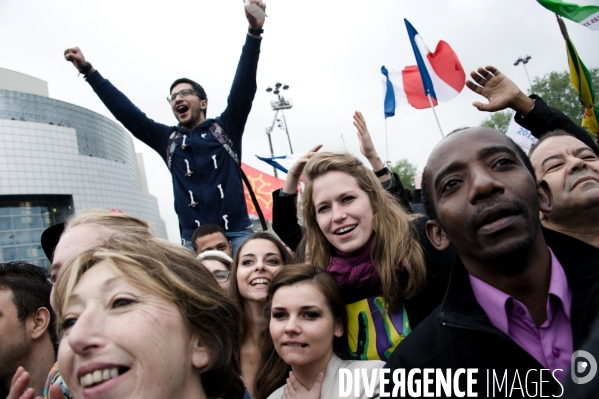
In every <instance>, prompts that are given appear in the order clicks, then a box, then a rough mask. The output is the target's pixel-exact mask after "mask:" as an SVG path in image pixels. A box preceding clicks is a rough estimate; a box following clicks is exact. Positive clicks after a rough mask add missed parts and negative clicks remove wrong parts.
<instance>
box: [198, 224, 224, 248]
mask: <svg viewBox="0 0 599 399" xmlns="http://www.w3.org/2000/svg"><path fill="white" fill-rule="evenodd" d="M214 233H221V234H222V235H223V237H225V239H226V240H227V241H229V239H228V238H227V233H226V232H225V229H223V228H222V227H220V226H219V225H218V224H214V223H206V224H202V225H200V226H199V227H198V228H197V229H196V230H195V231H194V232H193V234H192V236H191V245H192V246H193V249H194V250H195V251H197V250H198V248H197V247H196V240H197V239H198V238H200V237H204V236H207V235H208V234H214Z"/></svg>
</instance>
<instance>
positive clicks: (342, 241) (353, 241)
mask: <svg viewBox="0 0 599 399" xmlns="http://www.w3.org/2000/svg"><path fill="white" fill-rule="evenodd" d="M312 184H313V193H312V202H313V203H314V207H315V211H316V222H317V223H318V226H319V227H320V230H321V231H322V233H323V234H324V236H325V237H326V239H327V240H328V241H329V243H330V244H331V245H332V246H334V247H335V248H336V249H337V250H339V251H342V252H353V251H356V250H358V249H360V248H362V247H363V246H364V245H365V244H366V242H368V239H369V238H370V236H371V235H372V232H373V227H372V218H373V210H372V204H371V203H370V198H369V197H368V194H367V193H366V192H365V191H364V190H362V189H361V188H360V186H359V185H358V182H357V181H356V179H355V178H354V177H353V176H351V175H349V174H347V173H345V172H339V171H332V172H327V173H325V174H323V175H321V176H319V177H317V178H316V179H314V181H313V183H312Z"/></svg>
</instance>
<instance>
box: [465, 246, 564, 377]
mask: <svg viewBox="0 0 599 399" xmlns="http://www.w3.org/2000/svg"><path fill="white" fill-rule="evenodd" d="M549 252H550V253H551V281H550V283H549V296H548V298H547V320H546V321H545V322H544V323H543V325H541V328H537V327H536V325H535V323H534V321H533V319H532V317H531V316H530V313H529V312H528V309H527V308H526V306H524V305H523V304H522V303H521V302H519V301H517V300H516V299H514V298H513V297H511V296H509V295H508V294H506V293H504V292H502V291H500V290H498V289H497V288H494V287H492V286H490V285H489V284H487V283H485V282H483V281H481V280H479V279H477V278H476V277H474V276H472V275H469V277H470V285H471V286H472V291H473V292H474V296H475V297H476V301H477V302H478V303H479V305H480V306H481V307H482V308H483V310H484V311H485V313H486V314H487V316H488V317H489V320H490V321H491V324H493V325H494V326H495V327H497V328H498V329H499V330H501V331H503V332H504V333H505V334H506V335H507V336H508V337H510V338H511V339H513V340H514V342H516V343H517V344H518V345H520V347H521V348H522V349H524V350H525V351H526V352H528V353H529V354H530V355H531V356H532V357H534V358H535V359H537V361H538V362H539V363H541V364H542V365H543V367H545V368H548V369H550V370H551V371H552V372H553V371H554V370H555V369H562V370H563V371H559V370H558V371H556V372H555V376H556V377H557V378H558V379H559V380H560V381H564V380H565V377H566V376H567V372H568V370H569V369H570V358H571V357H572V353H573V351H574V348H573V342H572V324H571V320H570V310H571V306H572V291H571V290H570V287H569V286H568V280H567V279H566V274H565V273H564V269H563V268H562V265H561V264H560V263H559V261H558V260H557V258H556V257H555V255H553V252H552V251H551V248H549Z"/></svg>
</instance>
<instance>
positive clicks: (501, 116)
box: [480, 68, 599, 133]
mask: <svg viewBox="0 0 599 399" xmlns="http://www.w3.org/2000/svg"><path fill="white" fill-rule="evenodd" d="M589 73H590V74H591V80H592V81H593V82H596V83H599V68H591V69H589ZM532 91H533V93H534V94H536V95H538V96H540V97H541V98H543V100H545V102H546V103H547V104H548V105H550V106H552V107H553V108H557V109H559V110H560V111H562V112H563V113H564V114H566V115H568V117H569V118H570V119H572V120H573V121H574V122H575V123H577V124H578V125H580V123H581V122H582V114H583V113H584V107H583V106H582V104H580V101H578V93H577V92H576V90H574V87H573V86H572V83H570V72H569V71H564V72H556V71H553V72H549V73H548V74H546V75H544V76H543V77H538V76H537V77H535V78H534V79H533V80H532ZM529 94H530V90H529ZM597 100H598V101H599V99H597ZM511 116H512V111H511V110H505V111H499V112H494V113H492V114H491V115H490V116H489V117H487V118H485V119H484V120H483V121H482V122H481V124H480V125H481V126H485V127H491V128H493V129H497V130H499V131H500V132H503V133H505V132H507V127H508V125H509V124H510V118H511Z"/></svg>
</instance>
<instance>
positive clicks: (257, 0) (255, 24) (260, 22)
mask: <svg viewBox="0 0 599 399" xmlns="http://www.w3.org/2000/svg"><path fill="white" fill-rule="evenodd" d="M244 2H245V0H244ZM249 3H250V4H255V5H257V6H258V7H260V8H261V9H262V11H266V4H264V3H263V2H262V1H261V0H249ZM245 17H246V18H247V19H248V22H249V24H250V28H252V29H262V27H263V26H264V21H265V20H266V18H260V19H256V18H255V17H254V16H253V15H252V14H250V13H249V12H247V10H246V12H245Z"/></svg>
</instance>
